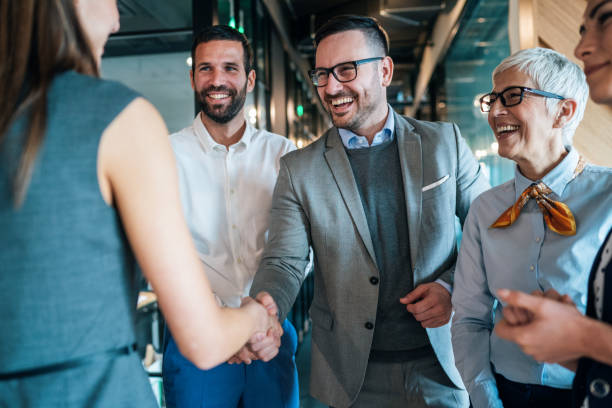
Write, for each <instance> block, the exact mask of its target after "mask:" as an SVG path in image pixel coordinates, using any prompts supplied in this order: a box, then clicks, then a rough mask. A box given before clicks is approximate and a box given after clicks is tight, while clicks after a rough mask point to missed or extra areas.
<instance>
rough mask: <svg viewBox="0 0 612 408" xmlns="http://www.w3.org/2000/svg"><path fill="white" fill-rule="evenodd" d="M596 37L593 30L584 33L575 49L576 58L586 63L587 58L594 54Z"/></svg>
mask: <svg viewBox="0 0 612 408" xmlns="http://www.w3.org/2000/svg"><path fill="white" fill-rule="evenodd" d="M594 37H595V35H594V34H593V30H587V29H585V30H584V31H583V33H582V36H581V37H580V41H578V45H576V48H575V49H574V55H575V56H576V58H578V59H579V60H581V61H583V62H584V60H585V58H587V57H588V56H589V55H591V54H592V53H593V51H594V50H595V46H596V44H595V38H594Z"/></svg>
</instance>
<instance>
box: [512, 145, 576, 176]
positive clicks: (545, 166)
mask: <svg viewBox="0 0 612 408" xmlns="http://www.w3.org/2000/svg"><path fill="white" fill-rule="evenodd" d="M542 153H543V154H542V155H541V156H539V157H537V158H535V159H532V158H530V159H524V160H519V161H517V165H518V167H519V170H520V171H521V173H522V174H523V176H525V177H527V178H528V179H529V180H532V181H536V180H540V179H542V178H543V177H544V176H545V175H547V174H548V173H549V172H550V171H551V170H552V169H554V168H555V167H557V165H558V164H559V163H561V161H562V160H563V159H564V158H565V156H567V154H568V151H567V150H565V146H563V144H559V145H558V146H555V148H554V149H553V148H552V146H551V149H550V150H548V151H546V152H542Z"/></svg>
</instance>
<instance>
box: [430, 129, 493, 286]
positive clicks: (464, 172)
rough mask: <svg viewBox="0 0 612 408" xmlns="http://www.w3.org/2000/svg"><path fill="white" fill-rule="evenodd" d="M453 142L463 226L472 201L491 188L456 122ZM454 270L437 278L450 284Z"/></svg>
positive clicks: (451, 268) (456, 208) (456, 193)
mask: <svg viewBox="0 0 612 408" xmlns="http://www.w3.org/2000/svg"><path fill="white" fill-rule="evenodd" d="M453 133H454V142H455V145H456V149H455V152H456V154H457V158H456V161H455V162H456V163H457V168H456V169H455V175H456V176H455V178H456V192H455V197H456V198H455V203H456V204H455V215H457V217H459V221H460V222H461V226H462V227H463V225H464V222H465V218H466V217H467V214H468V210H469V209H470V205H471V204H472V201H474V200H475V199H476V197H478V196H479V195H480V194H481V193H483V192H484V191H487V190H488V189H490V188H491V185H490V184H489V180H488V179H487V177H486V176H485V174H484V173H483V171H482V170H481V168H480V165H479V164H478V161H477V160H476V158H475V157H474V155H473V154H472V151H471V150H470V148H469V146H468V145H467V143H466V142H465V139H464V138H463V137H462V136H461V132H460V131H459V128H458V127H457V125H456V124H454V123H453ZM454 272H455V264H453V265H452V266H451V267H450V268H449V269H448V270H446V271H444V272H443V273H442V274H441V275H440V276H439V277H438V279H439V280H442V281H444V282H445V283H447V284H448V285H450V286H452V285H453V281H454V277H453V274H454Z"/></svg>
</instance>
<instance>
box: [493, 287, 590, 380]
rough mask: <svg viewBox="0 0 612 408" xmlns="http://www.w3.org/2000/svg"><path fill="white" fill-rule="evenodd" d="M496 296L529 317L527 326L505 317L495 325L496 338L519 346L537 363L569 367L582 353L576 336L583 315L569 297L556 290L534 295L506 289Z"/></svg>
mask: <svg viewBox="0 0 612 408" xmlns="http://www.w3.org/2000/svg"><path fill="white" fill-rule="evenodd" d="M497 294H498V296H499V298H500V299H501V300H502V301H504V302H506V303H507V304H508V305H510V306H512V307H515V308H520V309H523V310H525V311H526V312H528V313H529V314H530V316H531V318H530V319H529V322H528V323H526V324H521V325H513V324H510V323H509V322H508V321H507V320H506V316H505V314H504V318H503V319H502V320H500V321H499V322H498V323H497V325H496V326H495V333H496V334H497V335H498V336H499V337H501V338H503V339H506V340H510V341H512V342H514V343H516V344H518V345H519V346H520V347H521V349H522V350H523V352H525V354H528V355H530V356H532V357H533V358H534V359H536V360H537V361H541V362H548V363H560V364H563V365H565V366H566V367H568V368H570V367H572V366H574V364H575V363H574V361H575V360H576V359H577V358H579V357H580V356H581V355H582V354H584V352H583V351H581V344H580V338H579V337H578V336H579V334H580V332H581V329H580V326H579V325H580V320H581V319H583V316H582V315H581V314H580V312H579V311H578V309H576V306H575V305H574V304H573V302H572V301H571V299H570V298H569V297H568V296H566V295H559V294H558V293H557V292H556V291H553V292H550V291H549V292H547V293H545V294H540V295H537V296H534V295H528V294H526V293H522V292H519V291H510V290H506V289H500V290H499V291H498V292H497ZM504 309H505V308H504Z"/></svg>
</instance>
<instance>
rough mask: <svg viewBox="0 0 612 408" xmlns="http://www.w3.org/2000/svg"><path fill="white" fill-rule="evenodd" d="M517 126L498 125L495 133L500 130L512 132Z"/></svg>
mask: <svg viewBox="0 0 612 408" xmlns="http://www.w3.org/2000/svg"><path fill="white" fill-rule="evenodd" d="M518 129H519V127H518V126H516V125H506V126H498V127H497V128H496V131H497V133H501V132H513V131H515V130H518Z"/></svg>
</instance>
